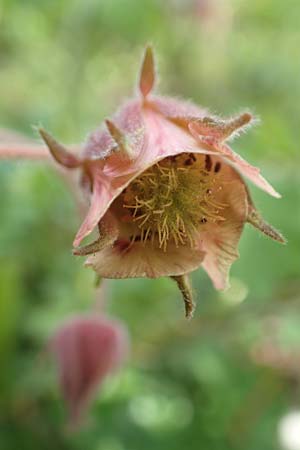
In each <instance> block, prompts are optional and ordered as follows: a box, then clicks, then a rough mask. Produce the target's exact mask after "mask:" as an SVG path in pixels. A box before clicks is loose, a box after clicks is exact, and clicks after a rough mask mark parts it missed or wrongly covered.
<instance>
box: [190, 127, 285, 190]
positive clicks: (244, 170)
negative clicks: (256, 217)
mask: <svg viewBox="0 0 300 450" xmlns="http://www.w3.org/2000/svg"><path fill="white" fill-rule="evenodd" d="M189 128H190V131H191V133H192V135H193V136H194V137H195V138H198V140H199V142H200V143H201V144H202V145H204V146H205V145H206V146H207V148H210V149H211V150H215V151H217V152H219V153H220V154H221V155H222V156H223V157H224V158H226V159H227V160H228V161H230V162H231V163H232V164H233V165H234V166H235V167H236V169H238V170H239V172H240V173H241V174H242V175H244V176H245V177H247V178H249V180H251V181H252V182H253V183H254V184H255V185H256V186H258V187H260V188H261V189H262V190H264V191H266V192H267V193H268V194H270V195H272V196H273V197H277V198H280V194H279V193H278V192H276V191H275V189H274V188H273V187H272V186H271V185H270V183H269V182H268V181H267V180H265V178H264V177H263V176H262V175H261V174H260V170H259V169H258V168H257V167H254V166H252V165H251V164H249V163H248V162H247V161H245V160H244V159H243V158H242V157H241V156H239V155H238V154H237V153H235V152H234V151H233V150H232V149H231V148H230V147H229V146H228V145H226V144H224V143H223V142H221V141H220V140H219V139H217V138H215V137H213V136H202V135H201V134H199V129H198V126H197V123H196V122H192V123H190V125H189Z"/></svg>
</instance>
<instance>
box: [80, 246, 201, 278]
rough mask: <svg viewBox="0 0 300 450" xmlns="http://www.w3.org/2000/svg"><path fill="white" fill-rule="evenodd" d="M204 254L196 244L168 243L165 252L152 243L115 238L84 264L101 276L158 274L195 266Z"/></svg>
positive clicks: (177, 273) (147, 275)
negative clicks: (116, 239)
mask: <svg viewBox="0 0 300 450" xmlns="http://www.w3.org/2000/svg"><path fill="white" fill-rule="evenodd" d="M203 257H204V253H203V251H202V250H201V249H200V247H199V248H196V249H191V248H190V247H189V246H181V247H178V248H177V247H176V246H175V245H174V244H169V245H168V249H167V251H166V252H164V251H163V250H162V249H161V248H158V246H155V244H153V246H152V245H151V243H150V242H149V243H147V244H146V245H145V244H143V243H142V242H134V243H133V244H132V245H130V241H128V240H118V241H116V242H115V244H114V246H113V247H107V248H105V249H104V250H103V251H101V252H99V253H95V254H94V255H91V256H90V257H89V258H88V259H87V261H86V263H85V265H86V266H91V267H92V268H93V269H94V270H95V271H96V272H97V274H98V275H100V276H101V277H103V278H140V277H147V278H158V277H162V276H175V275H182V274H186V273H189V272H192V271H193V270H196V269H197V268H198V267H199V266H200V264H201V262H202V260H203Z"/></svg>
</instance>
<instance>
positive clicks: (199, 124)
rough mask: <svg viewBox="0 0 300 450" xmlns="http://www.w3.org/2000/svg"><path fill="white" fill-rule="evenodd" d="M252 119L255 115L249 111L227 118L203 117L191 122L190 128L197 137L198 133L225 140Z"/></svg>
mask: <svg viewBox="0 0 300 450" xmlns="http://www.w3.org/2000/svg"><path fill="white" fill-rule="evenodd" d="M252 121H253V116H252V115H251V114H250V113H248V112H245V113H243V114H240V115H239V116H237V117H234V118H232V119H227V120H222V119H218V118H214V117H203V118H201V119H197V120H195V121H192V122H191V123H190V124H189V129H190V131H191V133H192V134H193V135H194V136H196V137H198V135H200V136H212V137H214V138H216V139H218V140H221V141H225V140H226V139H229V138H230V137H233V136H234V135H235V134H237V133H238V132H239V131H240V130H242V129H243V128H245V127H246V126H248V125H249V123H250V122H252Z"/></svg>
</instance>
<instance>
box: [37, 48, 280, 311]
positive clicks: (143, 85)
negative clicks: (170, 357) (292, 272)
mask: <svg viewBox="0 0 300 450" xmlns="http://www.w3.org/2000/svg"><path fill="white" fill-rule="evenodd" d="M155 79H156V73H155V64H154V57H153V53H152V49H151V47H147V48H146V51H145V55H144V59H143V62H142V67H141V72H140V78H139V86H138V94H137V96H136V97H135V98H133V99H132V100H129V101H127V102H126V103H125V104H124V105H123V106H122V107H121V108H120V110H119V111H118V112H117V113H116V114H115V115H114V116H113V117H112V118H111V119H107V120H106V121H105V122H104V123H103V124H102V125H101V126H100V127H99V129H96V130H95V131H94V132H93V133H91V134H90V136H89V138H88V140H87V142H86V143H85V145H84V147H83V150H82V154H81V155H80V156H75V155H74V154H72V153H71V152H70V151H68V150H67V149H66V148H65V147H64V146H63V145H62V144H60V143H58V142H57V141H56V140H55V139H54V138H53V137H52V136H51V135H50V134H48V133H47V132H46V131H45V130H43V129H40V134H41V136H42V138H43V139H44V141H45V143H46V144H47V146H48V147H49V150H50V152H51V154H52V155H53V157H54V158H55V160H56V161H57V162H58V163H60V164H62V165H63V166H65V167H66V168H68V169H80V170H81V171H82V185H83V186H84V187H85V188H87V189H88V192H89V193H90V207H89V211H88V213H87V216H86V218H85V220H84V222H83V224H82V225H81V227H80V229H79V231H78V233H77V235H76V237H75V240H74V254H75V255H79V256H84V255H87V256H88V258H87V260H86V263H85V264H86V265H87V266H90V267H92V268H93V269H94V270H95V271H96V272H97V274H98V275H99V276H101V277H104V278H136V277H149V278H158V277H171V278H172V279H173V280H175V282H176V283H177V285H178V287H179V289H180V290H181V292H182V295H183V299H184V302H185V310H186V316H187V317H191V316H192V314H193V310H194V303H193V298H192V290H191V287H190V285H189V280H188V274H189V273H190V272H192V271H194V270H196V269H197V268H198V267H200V266H202V267H203V269H204V270H205V271H206V272H207V273H208V275H209V277H210V278H211V280H212V282H213V284H214V286H215V287H216V288H217V289H225V288H226V287H228V275H229V270H230V267H231V265H232V263H233V262H234V261H235V260H236V259H237V258H238V250H237V247H238V242H239V239H240V237H241V234H242V231H243V228H244V225H245V223H250V224H251V225H253V226H254V227H256V228H257V229H258V230H260V231H261V232H262V233H264V234H265V235H267V236H269V237H271V238H272V239H275V240H276V241H278V242H282V243H284V242H285V239H284V237H283V236H282V235H281V234H280V233H279V232H278V231H277V230H275V229H274V228H273V227H272V226H271V225H269V224H268V223H266V222H265V221H264V220H263V218H262V217H261V215H260V213H259V212H258V211H257V209H256V208H255V206H254V204H253V201H252V199H251V196H250V193H249V190H248V188H247V186H246V184H245V181H244V178H245V179H249V180H250V181H252V182H253V183H254V184H255V185H256V186H258V187H260V188H261V189H263V190H264V191H266V192H267V193H268V194H270V195H272V196H274V197H280V195H279V194H278V193H277V192H276V191H275V190H274V188H273V187H272V186H271V185H270V184H269V183H268V182H267V181H266V180H265V179H264V178H263V176H262V175H261V174H260V171H259V169H258V168H256V167H254V166H252V165H250V164H249V163H248V162H246V161H245V160H244V159H242V158H241V157H240V156H239V155H238V154H236V153H235V152H234V151H233V150H232V149H231V148H230V147H229V145H228V143H227V141H228V140H230V139H232V138H233V137H234V136H236V135H238V134H239V133H240V132H242V131H244V130H246V129H247V128H248V127H249V126H250V125H251V124H252V123H253V122H254V120H255V119H254V118H253V116H252V115H251V114H250V113H249V112H244V113H242V114H240V115H238V116H236V117H231V118H228V119H223V118H219V117H217V116H214V115H210V114H209V113H208V112H207V111H206V110H205V109H204V108H201V107H198V106H196V105H194V104H192V103H190V102H186V101H182V100H178V99H175V98H170V97H162V96H157V95H154V94H153V93H152V91H153V88H154V85H155ZM94 229H98V234H99V236H98V238H97V239H96V240H95V241H94V242H92V243H90V244H88V245H84V246H80V243H81V241H82V240H83V238H85V237H86V236H87V235H88V234H90V233H91V232H92V231H93V230H94Z"/></svg>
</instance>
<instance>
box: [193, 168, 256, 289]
mask: <svg viewBox="0 0 300 450" xmlns="http://www.w3.org/2000/svg"><path fill="white" fill-rule="evenodd" d="M231 170H232V172H234V170H233V169H231ZM228 175H230V171H229V168H228ZM232 175H233V177H234V178H235V179H234V178H233V179H232V180H231V181H229V180H226V181H225V182H224V185H223V189H222V191H221V192H220V195H219V198H218V199H217V200H218V201H220V202H222V203H223V204H226V205H227V207H226V208H225V209H223V210H222V216H223V217H224V219H225V220H224V221H222V222H219V223H218V222H217V223H210V224H207V225H205V228H204V231H203V232H202V233H201V235H200V236H201V242H202V245H203V250H204V251H205V252H206V255H205V258H204V261H203V263H202V266H203V268H204V269H205V271H206V272H207V273H208V275H209V276H210V278H211V279H212V281H213V284H214V286H215V288H216V289H226V288H227V287H228V286H229V283H228V276H229V270H230V267H231V265H232V263H233V262H234V261H235V260H236V259H237V258H238V257H239V253H238V250H237V246H238V242H239V239H240V236H241V233H242V231H243V227H244V223H245V221H246V217H247V208H248V201H247V194H246V189H245V186H244V183H243V182H242V180H241V179H239V178H237V176H234V173H232Z"/></svg>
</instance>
